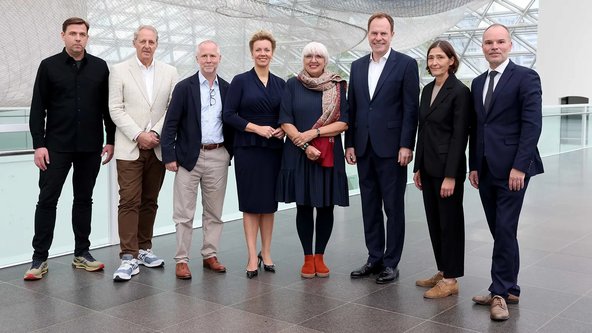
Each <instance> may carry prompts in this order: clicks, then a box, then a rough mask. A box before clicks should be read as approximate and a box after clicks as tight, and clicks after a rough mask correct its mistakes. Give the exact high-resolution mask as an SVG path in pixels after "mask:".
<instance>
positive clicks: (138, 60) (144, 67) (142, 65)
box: [136, 56, 156, 70]
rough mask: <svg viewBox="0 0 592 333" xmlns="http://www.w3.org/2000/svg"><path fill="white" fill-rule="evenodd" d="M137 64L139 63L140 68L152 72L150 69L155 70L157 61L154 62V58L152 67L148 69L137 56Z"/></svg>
mask: <svg viewBox="0 0 592 333" xmlns="http://www.w3.org/2000/svg"><path fill="white" fill-rule="evenodd" d="M136 62H137V63H138V66H140V68H142V69H148V70H150V69H153V68H154V63H155V62H156V61H154V58H152V63H151V64H150V66H148V67H146V66H144V64H143V63H142V62H141V61H140V59H138V56H136Z"/></svg>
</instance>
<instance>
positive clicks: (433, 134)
mask: <svg viewBox="0 0 592 333" xmlns="http://www.w3.org/2000/svg"><path fill="white" fill-rule="evenodd" d="M434 84H435V80H434V81H432V82H430V83H428V84H427V85H426V86H425V87H424V88H423V92H422V94H421V102H420V104H419V129H418V134H417V147H416V149H415V164H414V167H413V172H417V171H418V170H420V169H421V170H422V172H426V173H427V175H429V176H432V177H454V178H458V177H463V179H464V177H465V174H466V172H467V159H466V156H465V150H466V148H467V140H468V138H469V119H470V117H471V113H472V110H473V101H472V99H471V92H470V91H469V88H468V87H467V86H466V85H465V84H464V83H462V82H461V81H460V80H458V79H457V78H456V76H455V75H454V74H450V76H449V77H448V78H447V79H446V81H444V84H443V85H442V88H440V91H439V92H438V95H436V99H435V100H434V102H433V103H431V105H430V102H431V99H432V92H433V91H434Z"/></svg>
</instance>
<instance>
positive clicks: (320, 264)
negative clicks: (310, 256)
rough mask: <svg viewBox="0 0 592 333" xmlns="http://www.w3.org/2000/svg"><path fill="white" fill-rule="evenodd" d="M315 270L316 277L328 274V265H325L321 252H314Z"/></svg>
mask: <svg viewBox="0 0 592 333" xmlns="http://www.w3.org/2000/svg"><path fill="white" fill-rule="evenodd" d="M314 264H315V271H316V274H317V276H318V277H322V278H324V277H327V276H329V267H327V265H325V262H324V261H323V255H322V254H315V256H314Z"/></svg>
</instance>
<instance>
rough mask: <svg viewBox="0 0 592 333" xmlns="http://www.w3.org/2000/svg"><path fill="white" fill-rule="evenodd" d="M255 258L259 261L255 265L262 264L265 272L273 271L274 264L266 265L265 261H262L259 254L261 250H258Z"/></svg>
mask: <svg viewBox="0 0 592 333" xmlns="http://www.w3.org/2000/svg"><path fill="white" fill-rule="evenodd" d="M257 258H259V261H258V262H257V267H261V264H263V269H264V270H265V271H266V272H271V273H275V265H266V264H265V262H263V257H262V256H261V252H259V254H258V255H257Z"/></svg>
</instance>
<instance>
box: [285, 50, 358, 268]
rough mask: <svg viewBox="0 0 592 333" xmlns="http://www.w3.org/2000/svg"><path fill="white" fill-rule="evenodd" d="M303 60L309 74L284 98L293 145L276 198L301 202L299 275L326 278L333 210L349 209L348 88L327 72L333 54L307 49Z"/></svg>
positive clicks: (290, 85) (292, 85) (288, 146)
mask: <svg viewBox="0 0 592 333" xmlns="http://www.w3.org/2000/svg"><path fill="white" fill-rule="evenodd" d="M302 58H303V64H304V69H303V70H302V71H301V72H300V73H299V74H298V76H297V77H293V78H291V79H289V80H288V82H287V83H286V89H285V90H284V94H283V96H282V105H281V109H280V119H279V122H280V123H281V124H282V128H283V129H284V131H285V132H286V135H287V136H288V138H289V139H290V140H286V142H285V144H284V155H283V157H282V167H281V170H280V174H279V176H278V188H277V196H276V198H277V199H278V201H280V202H296V229H297V230H298V237H299V238H300V242H301V243H302V248H303V250H304V265H303V266H302V269H301V271H300V275H301V276H302V277H304V278H312V277H314V276H318V277H327V276H329V268H328V267H327V266H326V265H325V262H324V258H323V256H324V253H325V248H326V246H327V243H328V241H329V238H330V237H331V231H332V229H333V207H334V206H335V205H339V206H348V205H349V196H348V188H347V176H346V174H345V161H344V158H343V146H342V143H341V133H342V132H343V131H345V130H346V129H347V121H348V113H347V102H346V99H345V92H346V85H347V84H346V82H345V80H343V79H341V77H339V75H337V74H334V73H331V72H328V71H326V70H325V66H326V65H327V63H328V61H329V54H328V52H327V48H326V47H325V46H324V45H323V44H321V43H317V42H312V43H309V44H307V45H306V46H305V47H304V49H303V51H302ZM315 209H316V213H317V215H316V225H315V220H314V218H313V210H315ZM315 233H316V237H314V239H315V246H314V251H313V236H314V234H315Z"/></svg>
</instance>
